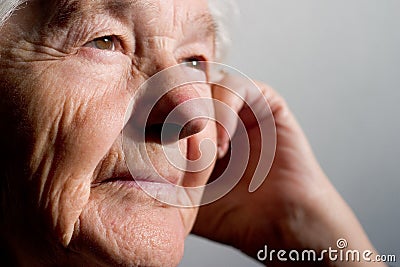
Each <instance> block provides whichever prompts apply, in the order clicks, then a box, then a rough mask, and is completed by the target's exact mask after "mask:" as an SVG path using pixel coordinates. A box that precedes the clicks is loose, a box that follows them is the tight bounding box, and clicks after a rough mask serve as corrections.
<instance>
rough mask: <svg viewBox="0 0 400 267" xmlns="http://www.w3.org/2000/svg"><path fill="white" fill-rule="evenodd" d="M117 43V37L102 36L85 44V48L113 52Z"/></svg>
mask: <svg viewBox="0 0 400 267" xmlns="http://www.w3.org/2000/svg"><path fill="white" fill-rule="evenodd" d="M117 43H118V39H117V37H115V36H103V37H99V38H96V39H94V40H92V41H90V42H88V43H86V45H85V47H92V48H96V49H99V50H108V51H115V50H116V46H117Z"/></svg>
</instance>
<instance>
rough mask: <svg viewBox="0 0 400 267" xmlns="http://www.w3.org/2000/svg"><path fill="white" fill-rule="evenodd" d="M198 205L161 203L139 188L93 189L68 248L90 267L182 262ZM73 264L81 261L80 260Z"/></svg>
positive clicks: (109, 186) (118, 185) (113, 186)
mask: <svg viewBox="0 0 400 267" xmlns="http://www.w3.org/2000/svg"><path fill="white" fill-rule="evenodd" d="M196 214H197V209H181V208H176V207H171V206H168V205H165V204H162V203H160V202H158V201H156V200H154V199H153V198H151V197H149V196H148V195H146V193H144V192H143V191H142V190H141V189H140V188H139V187H137V186H132V184H130V183H127V184H124V183H123V182H119V181H116V182H112V183H106V184H102V185H100V186H98V187H95V188H92V192H91V194H90V199H89V202H88V204H87V205H86V207H85V208H84V210H83V212H82V213H81V215H80V217H79V220H78V221H77V222H76V224H75V231H74V235H73V238H72V240H71V243H70V245H69V249H70V250H71V251H72V252H73V253H75V254H76V257H75V256H74V257H72V258H71V261H75V260H74V259H73V258H76V259H78V261H79V262H80V263H79V264H84V265H91V266H177V265H178V264H179V262H180V260H181V258H182V256H183V251H184V241H185V238H186V236H187V234H188V233H189V232H190V230H191V227H192V225H193V222H194V219H195V217H196ZM69 264H73V265H76V264H78V263H77V262H71V263H69Z"/></svg>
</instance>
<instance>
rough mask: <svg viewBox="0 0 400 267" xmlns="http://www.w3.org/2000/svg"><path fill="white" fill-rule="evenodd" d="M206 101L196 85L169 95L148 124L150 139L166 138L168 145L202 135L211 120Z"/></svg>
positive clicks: (164, 98)
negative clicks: (209, 119)
mask: <svg viewBox="0 0 400 267" xmlns="http://www.w3.org/2000/svg"><path fill="white" fill-rule="evenodd" d="M204 102H205V100H204V99H202V98H201V97H200V94H199V93H198V91H197V90H196V88H195V87H194V86H193V85H185V86H182V87H180V88H175V89H173V90H171V91H169V92H167V93H166V94H164V95H163V96H162V97H161V98H160V99H159V101H158V102H157V103H156V104H155V105H154V107H153V108H152V110H151V112H150V115H149V117H148V119H147V121H146V136H148V137H149V136H150V137H155V138H162V139H163V141H167V142H168V141H174V140H176V139H183V138H187V137H190V136H192V135H195V134H197V133H199V132H201V131H202V130H203V129H204V128H205V127H206V125H207V122H208V119H207V118H208V117H209V114H208V113H209V112H208V109H207V104H206V103H204Z"/></svg>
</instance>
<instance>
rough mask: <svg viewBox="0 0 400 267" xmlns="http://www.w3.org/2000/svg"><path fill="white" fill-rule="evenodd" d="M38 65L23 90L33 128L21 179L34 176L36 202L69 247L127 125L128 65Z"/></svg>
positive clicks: (32, 186)
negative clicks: (103, 163)
mask: <svg viewBox="0 0 400 267" xmlns="http://www.w3.org/2000/svg"><path fill="white" fill-rule="evenodd" d="M40 64H41V63H32V66H31V68H29V70H28V73H29V75H27V76H26V77H27V78H26V79H25V81H24V84H23V86H21V92H20V93H21V94H23V95H24V96H23V98H24V99H26V100H27V101H26V103H25V104H26V108H25V109H24V110H25V114H21V116H23V117H24V120H23V121H24V123H25V124H26V125H27V126H26V127H27V128H29V129H31V130H30V131H29V133H28V134H27V135H28V139H29V141H30V144H31V147H30V149H29V151H28V152H27V153H28V160H27V161H28V164H29V166H28V170H29V171H28V174H26V176H28V177H22V179H25V180H26V179H27V178H30V180H31V182H30V187H29V191H30V192H31V194H32V195H33V198H34V200H35V201H33V203H37V204H34V205H38V206H39V210H40V211H39V212H40V213H44V214H45V217H46V218H48V219H47V222H48V224H49V226H50V227H49V229H53V232H52V233H51V234H53V235H55V237H56V238H57V239H59V241H61V242H62V244H63V245H64V246H66V245H67V244H68V243H69V241H70V239H71V236H72V232H73V230H74V224H75V222H76V221H77V219H78V217H79V215H80V213H81V212H82V209H83V207H84V206H85V205H86V203H87V201H88V198H89V195H90V183H91V179H92V176H93V172H94V170H95V168H96V166H97V165H98V163H99V162H100V160H101V159H102V157H104V155H105V154H106V153H107V151H108V150H109V149H110V147H111V146H112V144H113V143H114V142H115V140H116V139H117V137H118V136H119V134H120V131H121V129H122V127H123V122H124V113H125V109H126V107H127V105H128V102H129V98H130V93H129V92H128V90H127V87H128V84H127V75H126V73H127V71H126V70H125V69H124V67H123V66H124V64H121V65H120V66H118V65H117V66H114V65H113V67H111V66H106V65H96V66H94V67H93V66H89V65H85V64H82V63H80V62H76V61H73V60H71V61H70V62H69V61H68V60H66V61H64V62H60V63H55V64H53V65H52V66H42V65H40ZM24 164H25V165H26V163H25V162H24ZM28 205H32V204H28ZM33 220H34V219H33Z"/></svg>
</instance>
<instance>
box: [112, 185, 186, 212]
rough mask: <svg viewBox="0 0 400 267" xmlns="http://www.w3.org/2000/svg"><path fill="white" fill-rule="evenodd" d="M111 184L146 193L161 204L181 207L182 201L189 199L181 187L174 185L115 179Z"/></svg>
mask: <svg viewBox="0 0 400 267" xmlns="http://www.w3.org/2000/svg"><path fill="white" fill-rule="evenodd" d="M109 183H112V184H115V185H122V186H123V187H127V188H135V189H138V190H141V191H143V192H145V193H146V194H147V195H149V196H150V197H152V198H153V199H156V200H158V201H159V202H162V203H165V204H170V205H173V206H175V205H179V203H182V199H187V196H185V193H184V191H185V190H184V189H183V188H181V187H180V186H177V185H175V184H172V183H167V182H166V183H162V182H153V181H145V180H139V179H135V180H126V179H115V180H113V181H109Z"/></svg>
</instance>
